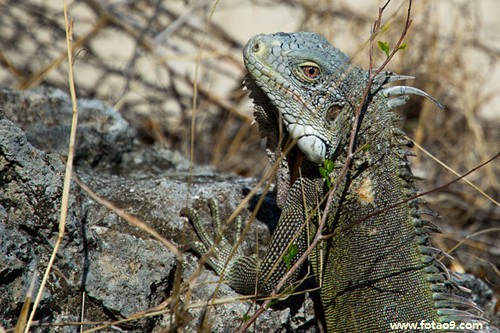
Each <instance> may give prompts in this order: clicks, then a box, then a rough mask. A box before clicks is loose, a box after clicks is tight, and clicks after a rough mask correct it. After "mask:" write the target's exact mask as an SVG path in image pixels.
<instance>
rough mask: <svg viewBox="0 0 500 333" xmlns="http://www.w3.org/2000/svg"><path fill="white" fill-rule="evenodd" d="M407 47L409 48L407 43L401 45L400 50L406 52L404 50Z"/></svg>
mask: <svg viewBox="0 0 500 333" xmlns="http://www.w3.org/2000/svg"><path fill="white" fill-rule="evenodd" d="M407 47H408V44H406V43H402V44H401V45H399V47H398V50H404V49H406V48H407Z"/></svg>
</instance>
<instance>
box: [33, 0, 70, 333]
mask: <svg viewBox="0 0 500 333" xmlns="http://www.w3.org/2000/svg"><path fill="white" fill-rule="evenodd" d="M63 10H64V22H65V27H66V48H67V53H68V66H69V72H68V75H69V76H68V82H69V90H70V95H71V103H72V106H73V114H72V118H71V133H70V139H69V147H68V159H67V161H66V170H65V174H64V185H63V193H62V199H61V201H62V202H61V210H60V217H59V233H58V235H57V241H56V243H55V245H54V249H53V251H52V255H51V257H50V260H49V263H48V265H47V267H46V269H45V273H44V275H43V279H42V282H41V284H40V288H39V289H38V293H37V295H36V298H35V302H34V304H33V309H32V310H31V313H30V316H29V318H28V322H27V323H26V327H25V330H24V332H25V333H28V331H29V329H30V326H31V322H32V321H33V318H34V316H35V312H36V309H37V307H38V304H39V303H40V299H41V298H42V294H43V289H44V288H45V284H46V283H47V278H48V276H49V273H50V270H51V268H52V265H53V264H54V261H55V259H56V253H57V250H58V249H59V246H60V245H61V242H62V239H63V236H64V230H65V226H66V216H67V213H68V199H69V188H70V185H71V173H72V170H73V157H74V153H75V139H76V128H77V124H78V106H77V102H76V91H75V81H74V78H73V49H72V47H71V41H72V39H73V37H72V35H71V32H72V23H70V21H69V20H68V8H67V3H66V0H64V1H63Z"/></svg>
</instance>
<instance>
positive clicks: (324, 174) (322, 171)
mask: <svg viewBox="0 0 500 333" xmlns="http://www.w3.org/2000/svg"><path fill="white" fill-rule="evenodd" d="M319 174H320V175H321V177H323V178H325V179H326V178H327V177H328V176H329V175H330V173H329V172H328V170H326V169H325V168H324V167H322V166H320V167H319Z"/></svg>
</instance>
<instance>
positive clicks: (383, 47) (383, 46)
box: [378, 41, 391, 56]
mask: <svg viewBox="0 0 500 333" xmlns="http://www.w3.org/2000/svg"><path fill="white" fill-rule="evenodd" d="M378 47H379V48H380V49H381V50H382V51H384V53H385V55H386V56H389V52H390V51H391V48H390V47H389V43H387V42H381V41H378Z"/></svg>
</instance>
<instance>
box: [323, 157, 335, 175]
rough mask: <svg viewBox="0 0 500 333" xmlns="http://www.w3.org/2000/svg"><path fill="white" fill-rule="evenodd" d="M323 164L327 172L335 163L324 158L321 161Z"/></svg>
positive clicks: (331, 169)
mask: <svg viewBox="0 0 500 333" xmlns="http://www.w3.org/2000/svg"><path fill="white" fill-rule="evenodd" d="M323 165H324V166H325V169H326V170H327V171H328V173H329V174H330V173H332V171H333V168H334V167H335V163H333V161H332V160H328V159H326V160H325V161H324V162H323Z"/></svg>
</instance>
